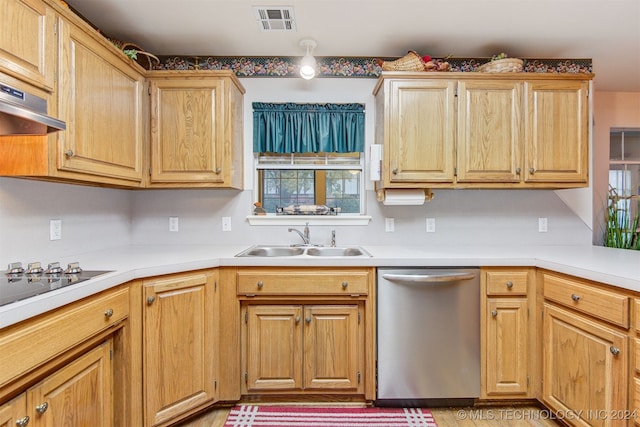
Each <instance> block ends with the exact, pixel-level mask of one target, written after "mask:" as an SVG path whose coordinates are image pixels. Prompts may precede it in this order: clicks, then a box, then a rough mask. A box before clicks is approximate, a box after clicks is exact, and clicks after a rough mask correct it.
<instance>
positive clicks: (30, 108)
mask: <svg viewBox="0 0 640 427" xmlns="http://www.w3.org/2000/svg"><path fill="white" fill-rule="evenodd" d="M46 112H47V101H46V100H45V99H42V98H40V97H38V96H35V95H32V94H29V93H26V92H23V91H21V90H18V89H15V88H12V87H10V86H7V85H4V84H2V83H0V135H5V136H6V135H45V134H47V133H51V132H56V131H59V130H65V129H66V128H67V126H66V124H65V123H64V122H63V121H60V120H58V119H56V118H53V117H50V116H47V114H46Z"/></svg>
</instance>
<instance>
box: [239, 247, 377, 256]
mask: <svg viewBox="0 0 640 427" xmlns="http://www.w3.org/2000/svg"><path fill="white" fill-rule="evenodd" d="M304 255H308V256H313V257H370V256H371V254H369V252H367V251H365V250H364V249H363V248H361V247H360V246H274V245H257V246H252V247H250V248H249V249H246V250H244V251H242V252H240V253H239V254H238V255H236V256H237V257H287V256H304Z"/></svg>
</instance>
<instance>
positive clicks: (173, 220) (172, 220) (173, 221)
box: [169, 216, 180, 233]
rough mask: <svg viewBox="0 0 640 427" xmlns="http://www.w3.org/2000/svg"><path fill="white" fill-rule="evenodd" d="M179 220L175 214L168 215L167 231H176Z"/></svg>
mask: <svg viewBox="0 0 640 427" xmlns="http://www.w3.org/2000/svg"><path fill="white" fill-rule="evenodd" d="M179 224H180V223H179V220H178V217H177V216H170V217H169V231H171V232H173V233H177V232H178V227H179Z"/></svg>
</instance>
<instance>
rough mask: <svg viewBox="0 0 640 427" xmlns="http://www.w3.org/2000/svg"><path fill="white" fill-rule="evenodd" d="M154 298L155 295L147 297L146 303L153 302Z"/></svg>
mask: <svg viewBox="0 0 640 427" xmlns="http://www.w3.org/2000/svg"><path fill="white" fill-rule="evenodd" d="M155 300H156V297H154V296H153V295H152V296H150V297H147V305H151V304H153V302H154V301H155Z"/></svg>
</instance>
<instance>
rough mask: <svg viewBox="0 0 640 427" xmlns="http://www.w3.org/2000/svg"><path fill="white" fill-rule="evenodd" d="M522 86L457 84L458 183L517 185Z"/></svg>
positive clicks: (466, 82) (512, 83) (518, 179)
mask: <svg viewBox="0 0 640 427" xmlns="http://www.w3.org/2000/svg"><path fill="white" fill-rule="evenodd" d="M522 92H523V83H522V82H513V81H504V82H501V81H460V82H459V83H458V108H457V109H458V133H457V180H458V182H519V181H520V179H521V178H520V177H521V167H522V156H521V146H522V144H523V142H524V136H523V131H524V129H523V126H522V120H523V117H522V109H523V98H522Z"/></svg>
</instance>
